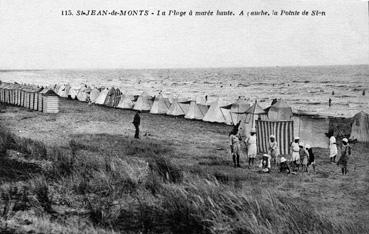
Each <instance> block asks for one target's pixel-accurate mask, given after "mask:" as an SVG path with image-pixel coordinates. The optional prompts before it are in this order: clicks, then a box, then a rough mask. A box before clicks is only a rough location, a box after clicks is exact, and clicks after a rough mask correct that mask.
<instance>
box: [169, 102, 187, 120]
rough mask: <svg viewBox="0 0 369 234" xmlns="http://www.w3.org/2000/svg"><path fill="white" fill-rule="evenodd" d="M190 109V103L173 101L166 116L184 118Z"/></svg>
mask: <svg viewBox="0 0 369 234" xmlns="http://www.w3.org/2000/svg"><path fill="white" fill-rule="evenodd" d="M189 107H190V101H181V100H179V99H176V100H173V103H172V105H170V107H169V109H168V111H167V115H172V116H185V115H186V113H187V112H188V109H189Z"/></svg>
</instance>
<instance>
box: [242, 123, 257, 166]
mask: <svg viewBox="0 0 369 234" xmlns="http://www.w3.org/2000/svg"><path fill="white" fill-rule="evenodd" d="M245 143H246V146H247V156H248V157H249V166H252V165H254V162H255V158H256V154H257V148H256V129H255V128H252V129H251V132H250V136H249V137H247V138H246V140H245Z"/></svg>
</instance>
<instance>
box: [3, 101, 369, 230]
mask: <svg viewBox="0 0 369 234" xmlns="http://www.w3.org/2000/svg"><path fill="white" fill-rule="evenodd" d="M72 103H73V104H72ZM61 104H62V105H66V106H67V107H68V108H64V109H62V111H61V114H59V115H58V116H49V115H44V114H38V113H29V112H23V111H22V110H18V109H16V108H13V107H9V110H7V113H6V115H5V117H2V121H3V123H11V124H9V126H7V127H9V129H10V130H8V129H6V128H4V127H1V129H0V160H1V162H0V180H1V181H2V185H1V186H0V194H1V202H0V213H1V215H0V216H1V217H0V219H1V221H0V223H1V225H0V231H3V232H6V231H7V232H10V233H13V232H19V233H24V232H28V231H31V232H32V231H34V232H36V233H41V232H43V233H50V232H52V233H114V232H123V233H365V232H367V230H369V227H368V224H367V219H368V217H369V211H368V210H369V209H367V208H368V207H369V198H368V196H367V194H368V192H369V172H368V171H369V166H368V163H367V158H368V156H369V155H368V149H369V145H368V144H355V145H353V156H352V160H350V164H349V175H348V176H341V175H340V169H339V168H338V167H337V166H336V165H334V164H331V163H330V162H329V159H328V158H327V157H326V155H327V153H328V152H327V150H326V149H314V150H315V154H316V159H317V172H316V173H313V172H312V171H310V172H309V173H299V174H298V175H286V174H280V173H278V172H277V169H276V168H273V169H272V173H270V174H259V173H258V169H257V168H250V169H249V168H248V167H247V162H246V161H245V157H241V162H242V168H237V169H235V168H233V167H232V162H231V158H230V157H229V155H228V154H227V151H226V149H225V146H227V141H226V140H224V139H226V137H224V139H223V138H222V136H227V132H228V131H229V127H227V126H221V125H211V124H208V123H202V122H196V121H194V122H191V124H189V123H188V122H186V120H183V119H181V118H178V119H175V118H166V117H165V116H164V117H163V116H150V115H149V114H146V113H144V114H142V118H143V122H144V123H145V124H146V125H143V129H142V133H143V134H147V136H146V137H143V138H142V139H141V140H139V141H137V140H135V139H133V138H132V137H130V136H129V135H130V134H131V132H127V131H128V130H129V126H130V125H129V124H130V122H129V121H130V120H131V117H132V116H131V115H132V114H133V112H130V111H121V110H117V109H109V108H103V107H99V106H89V107H87V105H82V104H80V103H78V102H73V101H69V100H66V101H62V102H61ZM87 108H89V109H87ZM12 109H14V111H15V112H16V115H15V114H13V113H12ZM23 116H27V118H26V119H24V120H22V121H20V122H16V121H19V120H20V119H21V118H23ZM28 117H29V118H28ZM14 119H15V120H14ZM31 120H32V121H31ZM35 120H37V121H35ZM91 126H96V128H94V129H91ZM106 128H109V129H107V131H102V130H105V129H106ZM118 128H119V129H118ZM71 129H72V130H73V131H71ZM96 129H97V130H99V131H97V130H96ZM127 129H128V130H127ZM162 129H166V131H163V130H162Z"/></svg>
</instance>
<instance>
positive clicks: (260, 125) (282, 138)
mask: <svg viewBox="0 0 369 234" xmlns="http://www.w3.org/2000/svg"><path fill="white" fill-rule="evenodd" d="M270 135H274V136H275V138H276V141H277V142H278V146H279V152H280V154H281V155H286V154H289V149H290V144H291V142H292V141H293V138H294V131H293V121H267V120H256V136H257V147H258V152H261V153H267V152H268V146H269V137H270Z"/></svg>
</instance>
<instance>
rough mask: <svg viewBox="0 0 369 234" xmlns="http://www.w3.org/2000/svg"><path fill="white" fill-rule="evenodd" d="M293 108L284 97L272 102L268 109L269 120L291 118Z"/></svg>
mask: <svg viewBox="0 0 369 234" xmlns="http://www.w3.org/2000/svg"><path fill="white" fill-rule="evenodd" d="M292 115H293V114H292V108H291V107H290V106H289V105H288V104H287V103H286V102H285V101H284V100H282V99H280V100H278V101H277V102H276V103H274V104H272V106H270V108H269V110H268V119H269V120H291V118H292Z"/></svg>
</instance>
